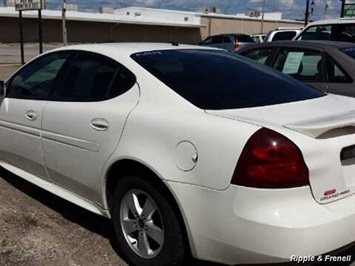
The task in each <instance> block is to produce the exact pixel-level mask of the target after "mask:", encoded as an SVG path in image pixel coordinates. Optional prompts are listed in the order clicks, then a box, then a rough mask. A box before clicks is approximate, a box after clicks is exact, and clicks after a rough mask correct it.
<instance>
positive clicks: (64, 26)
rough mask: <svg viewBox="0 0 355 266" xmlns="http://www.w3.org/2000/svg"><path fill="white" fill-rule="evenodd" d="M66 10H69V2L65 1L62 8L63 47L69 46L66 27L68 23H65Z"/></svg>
mask: <svg viewBox="0 0 355 266" xmlns="http://www.w3.org/2000/svg"><path fill="white" fill-rule="evenodd" d="M66 8H67V0H63V6H62V31H63V45H64V46H66V45H67V44H68V38H67V26H66V21H65V12H66Z"/></svg>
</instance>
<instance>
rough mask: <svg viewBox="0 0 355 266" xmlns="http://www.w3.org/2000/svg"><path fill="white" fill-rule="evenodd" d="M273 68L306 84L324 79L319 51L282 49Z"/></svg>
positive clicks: (321, 57) (322, 63)
mask: <svg viewBox="0 0 355 266" xmlns="http://www.w3.org/2000/svg"><path fill="white" fill-rule="evenodd" d="M273 67H274V68H275V69H277V70H278V71H281V72H282V73H284V74H287V75H290V76H292V77H294V78H296V79H298V80H302V81H306V82H322V81H323V77H324V61H323V56H322V53H321V52H320V51H314V50H307V49H295V48H282V49H281V50H280V52H279V54H278V55H277V58H276V61H275V63H274V66H273Z"/></svg>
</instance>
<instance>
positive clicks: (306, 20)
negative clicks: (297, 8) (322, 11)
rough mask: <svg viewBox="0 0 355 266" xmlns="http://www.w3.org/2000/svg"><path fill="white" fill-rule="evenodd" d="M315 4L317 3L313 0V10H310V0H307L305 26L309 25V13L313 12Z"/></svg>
mask: <svg viewBox="0 0 355 266" xmlns="http://www.w3.org/2000/svg"><path fill="white" fill-rule="evenodd" d="M314 6H315V3H314V0H312V3H311V10H309V0H307V2H306V13H305V14H304V26H307V24H308V19H309V15H312V14H313V10H314Z"/></svg>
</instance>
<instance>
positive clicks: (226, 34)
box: [208, 33, 250, 37]
mask: <svg viewBox="0 0 355 266" xmlns="http://www.w3.org/2000/svg"><path fill="white" fill-rule="evenodd" d="M231 35H233V36H238V35H244V36H250V34H246V33H221V34H216V35H211V36H208V37H219V36H231Z"/></svg>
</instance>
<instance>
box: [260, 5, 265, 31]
mask: <svg viewBox="0 0 355 266" xmlns="http://www.w3.org/2000/svg"><path fill="white" fill-rule="evenodd" d="M264 17H265V0H263V13H262V14H261V29H260V33H264Z"/></svg>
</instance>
